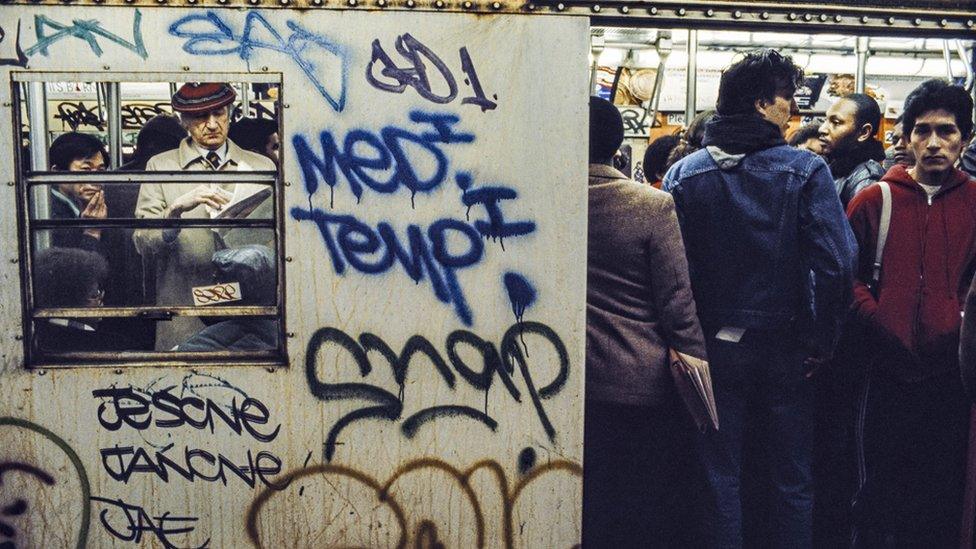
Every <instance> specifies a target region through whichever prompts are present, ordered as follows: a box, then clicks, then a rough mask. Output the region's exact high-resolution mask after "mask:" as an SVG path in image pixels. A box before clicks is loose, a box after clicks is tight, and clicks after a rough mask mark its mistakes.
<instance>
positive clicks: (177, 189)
mask: <svg viewBox="0 0 976 549" xmlns="http://www.w3.org/2000/svg"><path fill="white" fill-rule="evenodd" d="M227 147H228V148H227V157H226V159H225V161H224V162H223V163H222V164H221V165H220V167H219V170H220V171H274V170H275V169H276V168H275V165H274V162H272V161H271V160H270V159H268V158H267V157H265V156H262V155H260V154H257V153H253V152H250V151H246V150H244V149H242V148H240V147H239V146H237V145H236V144H235V143H234V142H233V141H231V140H229V139H228V140H227ZM212 169H213V168H212V167H211V165H210V163H209V162H207V161H206V159H204V158H203V156H202V155H200V153H199V152H198V150H197V149H196V147H194V146H193V144H192V142H191V141H190V138H187V139H186V140H184V141H183V142H182V143H181V144H180V147H179V148H178V149H174V150H171V151H167V152H164V153H161V154H158V155H156V156H154V157H152V158H150V159H149V162H148V163H147V164H146V171H179V170H183V171H205V170H212ZM197 186H198V185H197V184H195V183H186V184H183V183H177V184H172V185H164V184H160V183H155V184H152V183H151V184H145V185H143V186H142V188H141V190H140V191H139V199H138V202H137V203H136V210H135V216H136V217H137V218H159V217H162V216H163V215H164V214H165V212H166V210H167V208H169V206H170V205H171V204H173V202H174V201H175V200H176V199H177V198H179V197H180V196H182V195H184V194H186V193H188V192H190V191H192V190H193V189H194V188H196V187H197ZM237 187H241V184H230V185H224V186H223V188H224V189H225V190H227V191H228V192H230V193H232V194H233V193H234V192H235V191H237V190H238V189H237ZM182 217H183V218H191V219H192V218H197V219H206V218H208V217H210V214H209V213H208V212H207V210H206V208H205V207H204V206H197V207H196V208H194V209H192V210H190V211H188V212H185V213H184V214H183V216H182ZM132 238H133V240H134V241H135V245H136V250H138V251H139V253H140V254H141V255H142V256H143V257H150V256H151V257H153V258H154V259H155V264H156V304H158V305H160V306H187V305H192V304H193V299H192V295H191V288H193V287H194V286H203V285H209V284H213V283H214V282H215V281H214V280H213V277H212V272H213V270H212V269H213V267H212V263H211V258H212V257H213V253H214V252H215V251H216V250H217V242H218V240H217V237H216V233H215V232H214V230H213V229H183V230H182V231H180V232H179V235H178V236H177V237H176V238H175V239H174V240H173V241H172V242H167V241H166V239H164V238H163V231H161V230H158V229H157V230H150V229H140V230H137V231H135V232H134V233H133V235H132ZM261 243H262V244H265V243H267V242H266V241H265V242H261ZM203 327H204V325H203V323H202V322H201V321H200V320H199V319H197V318H194V317H175V318H173V320H170V321H161V322H157V323H156V350H160V351H164V350H170V349H172V348H173V347H175V346H176V345H179V344H180V343H182V342H184V341H186V340H187V339H189V338H190V337H191V336H192V335H194V334H196V333H197V332H199V331H200V330H201V329H203Z"/></svg>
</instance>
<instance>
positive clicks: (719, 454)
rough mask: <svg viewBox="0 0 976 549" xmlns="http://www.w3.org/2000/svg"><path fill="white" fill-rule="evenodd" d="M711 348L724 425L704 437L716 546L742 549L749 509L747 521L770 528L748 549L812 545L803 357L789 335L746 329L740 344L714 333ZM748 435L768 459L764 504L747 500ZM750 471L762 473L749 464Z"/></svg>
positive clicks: (809, 412)
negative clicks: (744, 487) (745, 448)
mask: <svg viewBox="0 0 976 549" xmlns="http://www.w3.org/2000/svg"><path fill="white" fill-rule="evenodd" d="M707 343H708V358H709V363H710V368H711V374H712V384H713V389H714V392H715V401H716V405H717V407H718V415H719V423H720V427H721V428H720V429H719V430H718V431H717V432H716V431H710V432H708V433H705V434H703V435H701V437H699V447H700V451H701V453H702V460H703V462H704V465H705V469H706V475H707V478H708V482H709V485H710V488H711V490H712V494H711V495H712V497H711V498H707V499H708V502H707V503H708V505H707V507H706V520H705V521H704V524H705V525H706V528H709V529H710V531H709V546H710V547H732V548H738V547H743V513H744V512H745V513H746V515H747V516H746V519H747V521H749V522H750V523H757V522H758V523H762V524H764V525H765V527H764V530H766V531H765V532H762V534H761V540H752V539H749V540H746V541H745V545H746V546H750V547H753V546H756V545H760V546H769V547H776V548H780V547H789V548H808V547H811V545H812V522H813V481H812V474H811V461H812V458H811V455H812V445H813V396H812V387H811V384H810V382H809V381H808V380H807V379H805V378H804V375H803V374H804V367H803V359H804V358H805V356H804V353H802V352H800V350H799V346H798V345H797V344H796V343H795V341H794V340H793V338H792V337H790V336H789V334H786V333H761V334H758V335H757V334H756V333H755V332H752V333H750V332H749V331H747V332H746V334H745V335H744V336H743V338H742V340H741V341H740V342H738V343H731V342H727V341H720V340H717V339H715V338H714V336H711V337H709V338H708V342H707ZM747 436H748V437H750V438H752V437H758V438H759V441H760V443H759V444H758V445H757V447H758V448H759V449H761V450H762V455H760V456H755V457H756V458H758V459H761V460H762V461H763V462H764V465H763V467H762V468H761V472H760V475H761V476H762V477H764V478H762V479H761V480H760V481H759V484H760V485H763V486H765V487H766V488H767V489H768V493H767V494H764V496H765V497H761V498H757V499H758V500H760V501H758V502H757V501H743V497H742V496H743V493H742V491H741V487H742V470H743V441H744V439H745V438H746V437H747ZM753 458H754V456H751V455H747V456H746V459H753ZM746 468H747V469H755V467H750V464H749V463H746ZM750 495H751V494H750ZM753 513H754V514H755V515H753V516H750V514H753ZM750 519H752V520H750Z"/></svg>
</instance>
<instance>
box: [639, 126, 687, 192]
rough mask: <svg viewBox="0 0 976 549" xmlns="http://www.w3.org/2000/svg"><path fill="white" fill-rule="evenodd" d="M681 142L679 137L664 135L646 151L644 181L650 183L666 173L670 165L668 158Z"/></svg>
mask: <svg viewBox="0 0 976 549" xmlns="http://www.w3.org/2000/svg"><path fill="white" fill-rule="evenodd" d="M680 140H681V138H680V137H678V136H677V135H663V136H661V137H658V138H657V139H655V140H654V141H652V142H651V144H650V145H648V146H647V149H645V150H644V179H646V180H647V181H648V182H649V183H653V182H654V181H655V180H657V174H659V173H663V172H664V167H665V166H667V165H668V157H669V156H671V150H672V149H674V148H675V147H676V146H677V145H678V142H679V141H680Z"/></svg>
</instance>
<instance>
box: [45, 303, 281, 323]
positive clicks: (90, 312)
mask: <svg viewBox="0 0 976 549" xmlns="http://www.w3.org/2000/svg"><path fill="white" fill-rule="evenodd" d="M278 312H279V311H278V307H259V306H237V307H232V306H227V305H221V306H214V305H211V306H208V307H183V306H174V307H158V306H153V307H91V308H78V307H70V308H38V309H34V310H33V311H32V312H31V314H32V316H33V317H34V318H102V317H105V318H108V317H139V316H143V317H150V316H152V317H156V316H249V317H274V316H276V315H277V314H278ZM163 322H165V320H164V321H163Z"/></svg>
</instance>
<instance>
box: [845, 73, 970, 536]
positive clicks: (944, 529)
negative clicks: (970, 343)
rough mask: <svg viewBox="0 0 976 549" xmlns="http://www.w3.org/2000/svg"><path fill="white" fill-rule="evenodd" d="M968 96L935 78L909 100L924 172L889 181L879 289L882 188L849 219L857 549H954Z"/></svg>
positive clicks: (913, 144) (962, 457) (866, 195)
mask: <svg viewBox="0 0 976 549" xmlns="http://www.w3.org/2000/svg"><path fill="white" fill-rule="evenodd" d="M972 113H973V102H972V99H971V98H970V97H969V95H968V94H967V93H966V91H965V90H964V89H963V88H961V87H958V86H952V85H949V84H948V83H946V82H943V81H941V80H930V81H927V82H925V83H923V84H922V85H921V86H919V87H918V88H917V89H916V90H915V91H913V92H912V93H911V94H910V95H909V97H908V99H907V100H906V102H905V113H904V119H903V120H904V121H903V124H904V131H905V134H906V136H910V140H909V147H910V148H911V149H912V151H913V152H914V154H915V156H916V158H917V163H916V164H915V166H914V167H912V168H907V169H906V168H905V167H904V166H894V167H893V168H891V170H890V171H888V173H887V174H885V176H884V177H883V178H882V181H885V182H887V184H888V185H889V186H890V189H891V221H890V224H889V229H888V236H887V242H886V244H885V246H884V248H883V252H884V254H883V258H882V266H881V276H880V280H879V281H878V282H877V283H876V284H874V283H873V268H874V263H875V250H876V248H877V241H878V228H879V225H880V219H881V212H882V203H883V198H882V189H881V186H880V185H873V186H871V187H869V188H868V189H865V190H864V191H863V192H862V193H861V194H859V195H857V196H856V197H855V198H854V200H852V201H851V203H850V206H849V207H848V210H847V215H848V218H849V219H850V222H851V225H852V228H853V230H854V234H855V236H856V238H857V241H858V245H859V248H860V255H859V262H858V275H857V279H856V280H855V285H854V295H855V298H854V299H855V302H854V309H855V313H856V316H857V318H858V320H859V321H860V322H861V323H862V324H863V325H864V326H865V327H867V328H868V330H869V331H870V332H871V333H872V335H873V336H874V337H873V339H872V340H870V341H869V342H866V343H865V345H870V346H871V347H870V349H869V352H868V354H869V355H870V356H871V357H872V360H871V366H870V368H869V372H868V381H867V383H866V387H865V391H864V393H863V395H862V397H863V399H862V402H861V406H860V414H859V421H860V425H859V429H858V431H859V433H860V434H861V442H862V445H861V447H860V448H859V452H858V453H859V456H858V457H859V458H860V459H859V461H860V462H861V463H860V467H859V469H860V471H861V479H860V481H861V486H860V489H859V491H858V494H857V497H856V498H855V503H854V520H855V524H856V531H855V540H856V545H857V546H859V547H953V546H958V545H959V542H958V539H959V525H960V518H961V514H962V488H963V485H964V473H965V462H966V442H967V436H968V428H969V427H968V425H969V424H968V417H969V413H968V412H969V405H968V401H967V400H966V398H965V396H964V393H963V388H962V383H961V380H960V376H959V363H958V354H957V353H958V348H959V347H958V345H959V327H960V324H961V316H960V314H961V311H962V307H963V304H964V303H965V299H966V291H967V290H968V286H969V281H970V280H971V279H972V277H973V272H974V268H976V262H974V256H976V181H973V180H970V178H969V176H968V175H967V174H966V173H964V172H962V171H960V170H958V169H956V168H955V165H956V162H957V160H958V159H959V156H960V155H961V154H962V151H963V148H964V146H965V144H966V142H967V140H968V139H969V137H970V135H971V133H972V130H973V120H972Z"/></svg>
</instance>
